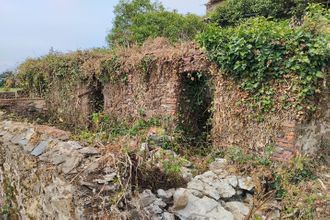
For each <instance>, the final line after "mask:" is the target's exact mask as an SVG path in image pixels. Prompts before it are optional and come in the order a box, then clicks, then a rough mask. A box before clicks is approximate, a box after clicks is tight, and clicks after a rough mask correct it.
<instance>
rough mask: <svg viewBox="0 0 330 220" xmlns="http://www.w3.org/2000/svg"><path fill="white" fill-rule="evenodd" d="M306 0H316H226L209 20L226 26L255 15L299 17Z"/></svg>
mask: <svg viewBox="0 0 330 220" xmlns="http://www.w3.org/2000/svg"><path fill="white" fill-rule="evenodd" d="M308 2H317V0H275V1H274V0H227V1H226V2H225V3H224V4H221V5H220V6H219V7H218V8H216V10H215V11H214V12H213V13H212V14H211V15H210V20H211V22H214V23H216V24H218V25H221V26H228V25H235V24H238V23H239V22H240V21H241V20H242V19H246V18H249V17H256V16H264V17H272V18H276V19H287V18H290V17H292V16H296V17H298V18H301V16H302V15H303V14H304V11H305V9H306V7H307V6H308Z"/></svg>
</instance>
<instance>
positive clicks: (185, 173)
mask: <svg viewBox="0 0 330 220" xmlns="http://www.w3.org/2000/svg"><path fill="white" fill-rule="evenodd" d="M180 175H181V177H182V178H183V179H184V180H185V181H186V182H189V181H190V180H192V178H193V175H192V173H191V170H190V169H188V168H187V167H181V169H180Z"/></svg>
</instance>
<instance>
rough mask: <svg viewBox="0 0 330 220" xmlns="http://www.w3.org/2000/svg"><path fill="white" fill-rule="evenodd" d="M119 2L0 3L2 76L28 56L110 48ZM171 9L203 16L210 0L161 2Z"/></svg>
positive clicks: (7, 0)
mask: <svg viewBox="0 0 330 220" xmlns="http://www.w3.org/2000/svg"><path fill="white" fill-rule="evenodd" d="M118 1H119V0H0V73H1V72H2V71H4V70H6V69H9V68H13V67H16V66H17V65H18V64H19V63H20V62H22V61H23V60H25V59H26V58H27V57H38V56H41V55H44V54H46V53H48V51H49V50H50V48H51V47H53V48H54V49H55V50H56V51H62V52H66V51H72V50H76V49H86V48H92V47H104V46H106V42H105V36H106V35H107V32H108V31H109V30H110V29H111V24H112V20H113V18H114V15H113V7H114V6H115V5H116V4H117V3H118ZM161 2H162V3H163V4H164V6H165V7H166V8H168V9H171V10H172V9H177V10H178V11H179V12H180V13H184V14H185V13H188V12H191V13H195V14H198V15H203V14H204V12H205V6H204V4H205V3H206V2H207V0H161Z"/></svg>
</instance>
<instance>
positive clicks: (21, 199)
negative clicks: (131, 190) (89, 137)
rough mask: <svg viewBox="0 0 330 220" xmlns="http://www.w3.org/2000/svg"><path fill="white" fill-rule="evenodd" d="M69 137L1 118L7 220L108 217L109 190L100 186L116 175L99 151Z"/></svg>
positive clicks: (2, 199) (2, 198)
mask: <svg viewBox="0 0 330 220" xmlns="http://www.w3.org/2000/svg"><path fill="white" fill-rule="evenodd" d="M3 116H4V113H3V112H1V114H0V117H1V118H2V117H3ZM68 138H69V134H68V133H67V132H64V131H61V130H58V129H55V128H51V127H47V126H37V125H32V124H26V123H17V122H12V121H6V120H3V119H0V152H1V153H0V174H1V177H0V181H1V182H0V204H1V206H0V207H1V208H3V207H11V208H10V209H9V210H11V214H10V215H9V219H11V218H13V217H14V216H20V218H23V219H84V218H85V217H89V218H91V217H93V216H94V217H96V218H97V217H100V216H106V213H105V212H106V211H105V210H109V207H106V205H103V204H107V205H109V204H110V202H109V200H110V199H111V192H113V191H112V190H113V188H111V189H108V188H104V184H106V183H108V182H111V181H112V180H113V178H114V177H115V174H114V173H113V170H111V168H110V167H106V163H105V161H104V157H102V156H101V153H100V150H99V149H96V148H91V147H83V146H82V145H81V144H79V143H78V142H75V141H69V140H68ZM107 175H108V176H107ZM111 175H112V177H111ZM107 178H108V179H107ZM111 178H112V179H111ZM111 186H112V187H116V184H113V185H111ZM8 189H11V192H8ZM102 202H103V203H102ZM15 212H16V213H15ZM3 217H4V216H3ZM7 217H8V213H7ZM14 219H15V218H14Z"/></svg>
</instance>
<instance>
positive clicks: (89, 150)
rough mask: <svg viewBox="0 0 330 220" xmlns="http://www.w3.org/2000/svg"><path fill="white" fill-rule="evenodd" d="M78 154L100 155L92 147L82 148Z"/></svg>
mask: <svg viewBox="0 0 330 220" xmlns="http://www.w3.org/2000/svg"><path fill="white" fill-rule="evenodd" d="M79 152H80V153H82V154H85V155H87V156H92V155H97V154H100V152H99V151H98V150H97V149H95V148H93V147H84V148H82V149H80V150H79Z"/></svg>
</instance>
